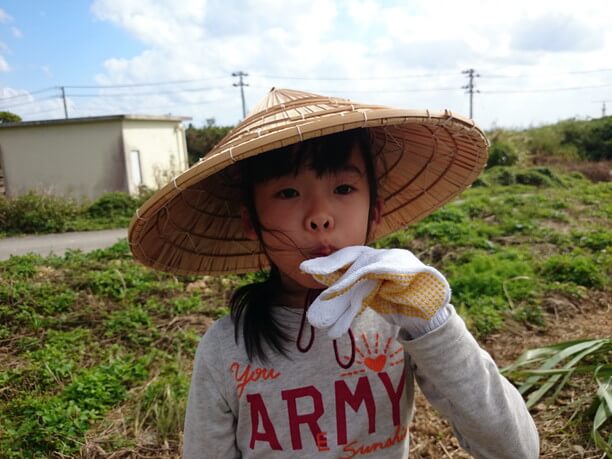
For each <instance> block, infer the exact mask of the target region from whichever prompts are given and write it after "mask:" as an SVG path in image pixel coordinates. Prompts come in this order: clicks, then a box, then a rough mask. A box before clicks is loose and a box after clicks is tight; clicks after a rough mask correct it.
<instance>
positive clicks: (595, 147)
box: [561, 116, 612, 161]
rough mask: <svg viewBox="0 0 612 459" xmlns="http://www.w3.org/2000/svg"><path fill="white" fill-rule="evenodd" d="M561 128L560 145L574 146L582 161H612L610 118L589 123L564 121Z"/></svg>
mask: <svg viewBox="0 0 612 459" xmlns="http://www.w3.org/2000/svg"><path fill="white" fill-rule="evenodd" d="M561 126H562V129H563V132H562V143H563V144H567V145H573V146H575V147H576V149H577V150H578V153H579V154H580V156H581V157H582V158H583V159H587V160H589V161H601V160H609V159H612V117H610V116H607V117H605V118H600V119H596V120H591V121H575V120H571V121H565V122H564V123H562V124H561Z"/></svg>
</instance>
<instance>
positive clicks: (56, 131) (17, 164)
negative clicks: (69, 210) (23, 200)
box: [0, 119, 128, 199]
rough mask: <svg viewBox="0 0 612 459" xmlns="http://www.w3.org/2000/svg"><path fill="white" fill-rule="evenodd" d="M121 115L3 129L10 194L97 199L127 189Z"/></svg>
mask: <svg viewBox="0 0 612 459" xmlns="http://www.w3.org/2000/svg"><path fill="white" fill-rule="evenodd" d="M121 122H122V121H121V120H120V119H117V120H109V121H102V122H95V123H93V122H91V123H75V124H70V123H62V124H55V125H54V124H50V125H29V126H28V125H26V126H21V127H14V128H10V129H7V128H3V129H0V150H1V151H0V155H2V166H3V169H4V170H3V172H4V180H5V187H6V194H7V195H8V196H17V195H20V194H24V193H27V192H28V191H29V190H35V191H38V192H48V193H52V194H55V195H60V196H72V197H75V198H79V199H80V198H83V197H87V198H90V199H93V198H95V197H97V196H99V195H100V194H102V193H105V192H107V191H128V183H127V179H126V166H125V164H126V161H125V157H124V149H123V141H122V133H121Z"/></svg>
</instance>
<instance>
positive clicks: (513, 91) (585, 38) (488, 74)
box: [0, 0, 612, 129]
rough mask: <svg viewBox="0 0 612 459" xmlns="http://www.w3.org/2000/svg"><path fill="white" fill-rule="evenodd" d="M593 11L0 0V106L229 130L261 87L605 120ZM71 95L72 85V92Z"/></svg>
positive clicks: (607, 37)
mask: <svg viewBox="0 0 612 459" xmlns="http://www.w3.org/2000/svg"><path fill="white" fill-rule="evenodd" d="M610 24H612V8H611V7H609V6H608V2H607V1H605V0H584V1H582V2H580V3H577V2H570V1H567V0H555V1H553V0H540V1H538V2H533V0H514V1H513V2H507V1H506V2H498V1H492V0H463V1H462V2H456V1H454V2H451V1H438V2H431V1H428V0H412V1H408V0H407V1H383V0H379V1H376V0H335V1H334V0H293V1H291V2H287V1H281V0H243V1H230V0H182V1H181V2H176V1H171V0H93V1H84V0H81V1H77V0H74V1H68V0H58V1H42V0H32V1H23V0H21V1H19V0H4V1H3V2H2V3H0V111H2V110H9V111H13V112H15V113H18V114H20V115H21V116H22V117H23V118H24V119H27V120H33V119H45V118H58V117H63V116H64V113H63V105H62V103H61V99H60V98H59V95H60V90H59V89H58V88H59V87H61V86H64V87H66V94H67V103H68V111H69V115H70V116H95V115H107V114H117V113H140V114H168V113H171V114H173V115H183V116H189V117H192V119H193V122H194V124H196V125H201V124H203V123H204V122H205V120H206V119H207V118H215V119H216V121H217V124H234V123H236V122H237V121H239V119H240V118H241V116H242V108H241V101H240V93H239V90H238V88H236V87H234V86H233V85H232V83H234V82H235V81H236V79H235V78H233V77H232V76H231V73H232V72H234V71H237V70H243V71H245V72H247V73H249V76H248V77H247V78H246V82H247V83H248V84H249V86H248V87H246V88H245V96H246V102H247V108H248V107H251V106H254V105H255V104H256V103H257V102H258V100H259V99H261V98H262V97H263V96H264V95H265V93H266V92H267V90H268V89H269V88H270V87H272V86H277V87H278V86H281V87H290V88H295V89H300V90H306V91H312V92H318V93H320V94H325V95H332V96H339V97H346V98H350V99H353V100H355V101H359V102H368V103H379V104H385V105H392V106H398V107H402V108H410V107H414V108H430V109H434V110H435V109H444V108H448V109H450V110H452V111H453V112H457V113H460V114H464V115H468V114H469V98H468V96H467V94H465V90H464V89H462V88H461V87H462V86H463V85H465V84H467V78H466V75H465V74H463V73H462V71H463V70H466V69H468V68H474V69H476V71H477V73H478V74H479V75H480V76H479V77H478V78H476V80H475V85H476V89H478V90H480V91H481V92H480V93H479V94H475V95H474V107H473V110H474V118H475V120H476V121H477V122H478V123H479V124H480V125H482V126H483V127H484V128H487V129H489V128H491V127H493V126H501V127H526V126H529V125H538V124H543V123H551V122H555V121H557V120H560V119H565V118H569V117H573V116H577V117H581V118H587V117H598V116H600V115H601V110H602V102H603V101H609V102H608V103H607V105H608V106H609V109H608V114H609V113H610V112H612V58H610V56H612V28H611V27H610V26H609V25H610ZM80 86H86V87H80Z"/></svg>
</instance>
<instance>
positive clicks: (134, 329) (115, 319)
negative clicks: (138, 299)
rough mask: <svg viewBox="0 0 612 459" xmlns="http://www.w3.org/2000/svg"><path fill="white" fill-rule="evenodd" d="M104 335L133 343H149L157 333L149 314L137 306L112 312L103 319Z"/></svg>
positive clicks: (140, 344) (141, 344) (142, 344)
mask: <svg viewBox="0 0 612 459" xmlns="http://www.w3.org/2000/svg"><path fill="white" fill-rule="evenodd" d="M104 328H105V329H106V332H105V335H106V336H116V337H117V338H120V339H122V340H124V341H127V342H128V343H132V344H134V345H139V346H146V345H148V344H151V342H153V341H154V340H155V339H156V338H157V337H158V333H157V330H156V329H155V327H154V326H153V321H152V319H151V317H150V316H149V314H148V313H147V312H146V311H145V310H143V309H142V308H140V307H139V306H132V307H130V308H128V309H122V310H119V311H115V312H113V313H112V314H111V315H110V317H109V318H108V319H107V320H105V321H104Z"/></svg>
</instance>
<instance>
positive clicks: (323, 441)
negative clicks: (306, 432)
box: [316, 432, 329, 451]
mask: <svg viewBox="0 0 612 459" xmlns="http://www.w3.org/2000/svg"><path fill="white" fill-rule="evenodd" d="M316 442H317V448H319V451H329V448H328V447H327V432H319V433H318V434H317V438H316Z"/></svg>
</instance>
